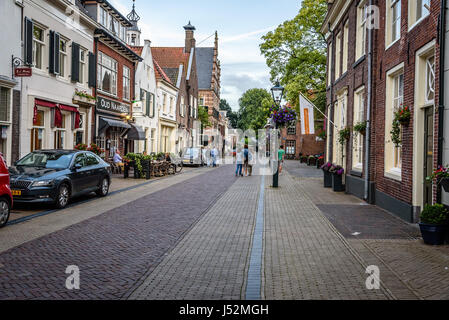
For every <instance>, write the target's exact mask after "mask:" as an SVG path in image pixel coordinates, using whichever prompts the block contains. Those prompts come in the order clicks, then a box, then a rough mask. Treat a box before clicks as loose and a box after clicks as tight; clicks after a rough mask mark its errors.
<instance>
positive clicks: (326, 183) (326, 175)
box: [321, 162, 332, 188]
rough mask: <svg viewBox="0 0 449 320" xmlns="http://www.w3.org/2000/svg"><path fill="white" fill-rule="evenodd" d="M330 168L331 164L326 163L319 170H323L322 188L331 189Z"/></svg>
mask: <svg viewBox="0 0 449 320" xmlns="http://www.w3.org/2000/svg"><path fill="white" fill-rule="evenodd" d="M331 167H332V163H330V162H328V163H325V164H323V165H322V166H321V170H323V174H324V187H325V188H332V173H331V172H330V171H329V169H330V168H331Z"/></svg>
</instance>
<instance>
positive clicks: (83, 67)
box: [79, 49, 87, 84]
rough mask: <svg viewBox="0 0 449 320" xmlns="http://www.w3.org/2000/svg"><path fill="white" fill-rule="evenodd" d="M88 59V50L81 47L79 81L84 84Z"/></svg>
mask: <svg viewBox="0 0 449 320" xmlns="http://www.w3.org/2000/svg"><path fill="white" fill-rule="evenodd" d="M86 59H87V51H86V50H84V49H80V78H79V82H80V83H82V84H84V82H85V80H86V77H85V73H86Z"/></svg>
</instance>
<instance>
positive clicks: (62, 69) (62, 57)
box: [59, 38, 67, 77]
mask: <svg viewBox="0 0 449 320" xmlns="http://www.w3.org/2000/svg"><path fill="white" fill-rule="evenodd" d="M66 62H67V40H64V39H62V38H61V39H60V40H59V76H60V77H65V76H66V69H67V68H66Z"/></svg>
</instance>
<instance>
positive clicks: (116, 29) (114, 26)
mask: <svg viewBox="0 0 449 320" xmlns="http://www.w3.org/2000/svg"><path fill="white" fill-rule="evenodd" d="M111 21H112V23H111V25H112V30H111V31H112V33H113V34H115V35H117V36H118V35H119V34H120V33H119V32H120V30H119V23H118V21H117V20H116V19H114V18H112V17H111Z"/></svg>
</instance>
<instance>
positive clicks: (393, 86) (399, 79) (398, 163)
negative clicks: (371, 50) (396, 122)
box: [384, 64, 404, 180]
mask: <svg viewBox="0 0 449 320" xmlns="http://www.w3.org/2000/svg"><path fill="white" fill-rule="evenodd" d="M385 99H386V100H385V152H384V157H385V176H386V177H389V178H392V179H395V180H401V167H402V147H401V146H396V145H395V144H394V143H393V142H392V141H391V133H390V132H391V130H392V123H393V118H394V113H395V112H396V111H397V110H398V109H399V108H400V107H402V105H403V103H404V74H403V64H401V65H399V66H398V67H395V68H393V69H392V70H390V71H389V72H388V73H387V77H386V97H385Z"/></svg>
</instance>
